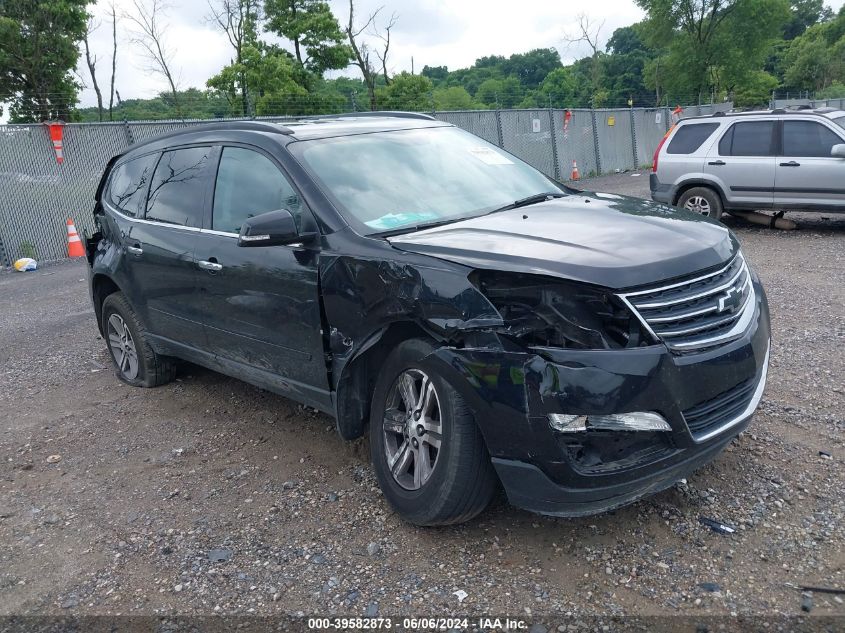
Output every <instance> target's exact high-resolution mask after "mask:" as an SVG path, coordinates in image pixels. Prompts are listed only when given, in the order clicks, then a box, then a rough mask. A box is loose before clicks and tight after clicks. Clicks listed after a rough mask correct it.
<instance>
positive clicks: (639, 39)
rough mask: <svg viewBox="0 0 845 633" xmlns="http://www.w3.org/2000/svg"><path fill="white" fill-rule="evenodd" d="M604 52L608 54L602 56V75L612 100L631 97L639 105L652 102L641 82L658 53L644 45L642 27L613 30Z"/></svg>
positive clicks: (637, 25) (625, 101)
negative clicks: (647, 67)
mask: <svg viewBox="0 0 845 633" xmlns="http://www.w3.org/2000/svg"><path fill="white" fill-rule="evenodd" d="M607 51H608V53H609V54H608V55H606V56H604V57H603V59H602V63H603V65H604V68H603V70H602V75H603V77H604V86H605V87H606V88H607V89H608V91H609V93H610V101H611V103H614V104H621V103H627V102H628V100H629V99H631V100H632V101H633V102H634V103H635V104H640V105H642V104H647V103H648V102H649V101H651V99H650V95H649V92H650V91H649V89H648V88H647V87H646V85H645V83H644V77H645V68H646V65H647V64H648V63H649V62H650V61H651V60H652V59H654V58H655V57H656V55H657V53H656V52H655V51H654V50H652V49H651V48H650V47H649V46H648V45H647V44H646V42H645V38H644V36H643V26H642V25H641V24H633V25H631V26H626V27H622V28H619V29H616V30H615V31H614V32H613V35H612V36H611V37H610V39H609V40H608V42H607Z"/></svg>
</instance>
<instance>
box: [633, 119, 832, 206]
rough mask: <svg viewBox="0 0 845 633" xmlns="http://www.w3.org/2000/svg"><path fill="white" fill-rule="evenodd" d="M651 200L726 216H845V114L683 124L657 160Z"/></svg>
mask: <svg viewBox="0 0 845 633" xmlns="http://www.w3.org/2000/svg"><path fill="white" fill-rule="evenodd" d="M650 188H651V197H652V199H653V200H656V201H657V202H664V203H667V204H672V205H677V206H679V207H683V208H685V209H688V210H690V211H695V212H697V213H701V214H702V215H708V216H710V217H712V218H716V219H718V218H719V217H720V216H721V215H722V212H723V211H731V210H754V209H776V210H790V211H793V210H794V211H798V210H805V211H819V210H824V211H839V212H845V112H843V111H842V110H835V109H833V108H821V109H817V110H769V111H763V112H742V113H727V114H726V113H721V112H720V113H717V114H714V115H712V116H704V117H695V118H690V119H684V120H682V121H681V122H680V123H678V124H677V125H676V126H675V127H673V128H672V129H671V130H670V131H669V133H668V134H667V135H666V136H665V137H664V139H663V140H662V141H661V143H660V145H658V147H657V151H656V152H655V153H654V163H653V165H652V174H651V180H650Z"/></svg>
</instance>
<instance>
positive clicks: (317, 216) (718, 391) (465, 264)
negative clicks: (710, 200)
mask: <svg viewBox="0 0 845 633" xmlns="http://www.w3.org/2000/svg"><path fill="white" fill-rule="evenodd" d="M94 214H95V219H96V226H97V231H96V233H95V234H94V235H93V236H92V237H90V238H89V239H87V240H86V246H87V253H88V261H89V263H90V288H91V296H92V299H93V303H94V307H95V310H96V315H97V323H98V325H99V327H100V331H101V332H102V334H103V336H104V337H105V339H106V340H107V342H108V345H109V349H110V350H111V354H112V356H113V358H114V362H115V366H116V368H117V375H118V376H119V377H120V378H121V379H122V380H124V381H125V382H127V383H129V384H132V385H137V386H143V387H152V386H156V385H160V384H163V383H165V382H167V381H168V380H171V379H172V378H173V376H174V374H175V371H176V364H175V363H176V359H184V360H187V361H191V362H193V363H197V364H199V365H203V366H205V367H210V368H212V369H215V370H217V371H220V372H223V373H226V374H229V375H231V376H235V377H237V378H240V379H243V380H245V381H248V382H250V383H252V384H254V385H257V386H259V387H262V388H264V389H268V390H271V391H275V392H277V393H280V394H283V395H285V396H287V397H289V398H292V399H294V400H297V401H299V402H301V403H304V404H306V405H308V406H312V407H316V408H317V409H319V410H321V411H324V412H326V413H328V414H329V415H332V416H333V417H334V418H336V420H337V429H338V431H339V433H340V434H341V435H342V436H343V437H344V438H347V439H353V438H356V437H359V436H361V435H362V434H364V432H365V430H366V429H367V427H369V435H370V446H371V451H372V460H373V464H374V467H375V471H376V474H377V476H378V479H379V482H380V484H381V487H382V489H383V490H384V494H385V497H386V498H387V500H388V501H389V502H390V504H391V505H392V506H393V507H394V508H395V509H396V511H397V512H398V513H399V514H400V515H401V516H402V517H403V518H405V519H406V520H408V521H411V522H413V523H417V524H421V525H436V524H445V523H454V522H459V521H464V520H467V519H469V518H471V517H473V516H474V515H476V514H478V513H479V512H481V511H482V510H483V509H484V507H485V506H486V505H487V504H488V502H489V501H490V499H491V498H492V496H493V495H494V494H495V491H496V488H497V487H498V485H499V483H500V482H501V484H502V485H503V486H504V488H505V490H506V492H507V495H508V497H509V499H510V501H511V502H512V503H513V504H515V505H517V506H520V507H523V508H527V509H529V510H533V511H536V512H541V513H546V514H552V515H559V516H576V515H585V514H591V513H596V512H601V511H605V510H608V509H611V508H614V507H617V506H619V505H623V504H626V503H629V502H631V501H633V500H635V499H637V498H639V497H642V496H643V495H646V494H650V493H653V492H655V491H658V490H661V489H664V488H666V487H668V486H671V485H672V484H673V483H674V482H676V481H677V480H679V479H681V478H683V477H685V476H687V474H689V473H690V472H691V471H692V470H693V469H694V468H696V467H698V466H700V465H701V464H703V463H705V462H707V461H708V460H710V459H712V458H713V457H715V456H716V454H717V453H718V452H719V451H720V450H721V449H722V448H723V447H724V446H725V445H726V444H727V443H728V442H730V441H731V439H732V438H733V437H735V436H736V435H737V434H738V433H739V432H740V431H741V430H742V429H744V428H745V426H746V425H747V424H748V421H749V419H750V416H751V414H752V413H753V411H754V409H755V407H756V406H757V404H758V402H759V401H760V397H761V395H762V391H763V388H764V386H765V382H766V369H767V366H768V355H769V314H768V308H767V305H766V299H765V295H764V293H763V289H762V287H761V285H760V282H759V279H758V278H757V277H756V275H755V274H754V272H753V271H752V270H751V269H750V268H749V267H748V265H747V264H746V262H745V259H744V258H743V256H742V253H741V252H740V249H739V245H738V243H737V241H736V239H735V237H734V236H733V235H732V234H731V232H730V231H729V230H728V229H727V228H725V227H724V226H722V225H720V224H718V223H716V222H714V221H712V220H710V219H707V218H703V217H701V216H700V215H695V214H692V213H688V212H685V211H681V210H678V209H672V208H669V207H667V206H663V205H660V204H657V203H654V202H650V201H644V200H638V199H632V198H625V197H622V196H617V195H611V194H600V193H583V192H579V191H576V190H573V189H569V188H567V187H565V186H563V185H561V184H559V183H557V182H554V181H552V180H550V179H549V178H547V177H546V176H544V175H543V174H541V173H539V172H538V171H536V170H535V169H533V168H532V167H530V166H528V165H526V164H525V163H523V162H521V161H520V160H518V159H516V158H514V157H513V156H511V155H510V154H508V153H506V152H504V151H502V150H500V149H499V148H497V147H494V146H492V145H490V144H488V143H486V142H484V141H483V140H481V139H479V138H477V137H475V136H473V135H471V134H469V133H467V132H464V131H462V130H460V129H458V128H456V127H454V126H452V125H448V124H445V123H441V122H438V121H435V120H434V119H432V118H430V117H428V116H425V115H413V114H402V113H384V114H380V115H375V116H364V115H357V116H348V117H347V116H342V117H326V118H320V119H314V120H303V121H301V122H297V123H290V124H287V125H284V126H282V125H277V124H272V123H264V122H256V121H244V122H228V123H220V124H214V125H206V126H201V127H193V128H187V129H182V130H180V131H178V132H176V133H173V134H169V135H166V136H162V137H159V138H156V139H152V140H149V141H145V142H143V143H139V144H137V145H135V146H133V147H132V148H130V149H129V150H128V151H127V152H125V153H124V154H122V155H120V156H117V157H115V158H114V159H112V160H111V162H110V163H109V164H108V167H107V168H106V171H105V174H104V176H103V179H102V181H101V183H100V186H99V188H98V190H97V194H96V206H95V210H94Z"/></svg>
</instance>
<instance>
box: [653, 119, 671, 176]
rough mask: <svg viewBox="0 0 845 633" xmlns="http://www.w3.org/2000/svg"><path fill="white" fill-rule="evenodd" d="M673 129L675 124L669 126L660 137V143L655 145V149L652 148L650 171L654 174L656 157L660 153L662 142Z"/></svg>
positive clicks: (655, 171)
mask: <svg viewBox="0 0 845 633" xmlns="http://www.w3.org/2000/svg"><path fill="white" fill-rule="evenodd" d="M674 129H675V126H674V125H673V126H672V127H670V128H669V131H668V132H666V134H664V135H663V138H662V139H660V143H658V145H657V149H656V150H654V158H652V160H651V171H652V172H654V173H655V174H656V173H657V157H658V156H659V155H660V150H661V149H662V148H663V144H664V143H665V142H666V139H667V138H669V135H670V134H671V133H672V130H674Z"/></svg>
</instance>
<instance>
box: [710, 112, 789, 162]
mask: <svg viewBox="0 0 845 633" xmlns="http://www.w3.org/2000/svg"><path fill="white" fill-rule="evenodd" d="M775 123H776V122H775V121H743V122H741V123H734V124H733V125H732V126H731V127H730V129H729V130H728V131H727V133H726V134H725V135H724V136H723V137H722V140H721V141H719V154H721V155H722V156H774V155H775V153H774V143H773V139H774V130H775Z"/></svg>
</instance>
